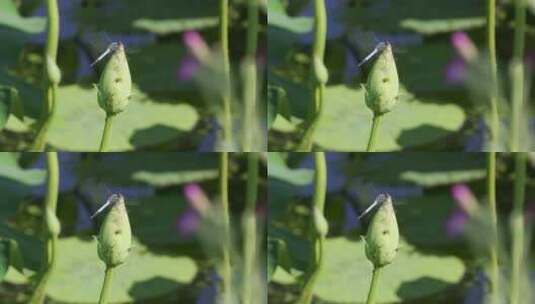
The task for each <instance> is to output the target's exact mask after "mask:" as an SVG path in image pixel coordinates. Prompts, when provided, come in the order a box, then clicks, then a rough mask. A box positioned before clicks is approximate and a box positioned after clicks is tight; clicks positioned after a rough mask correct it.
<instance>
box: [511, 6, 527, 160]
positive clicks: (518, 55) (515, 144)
mask: <svg viewBox="0 0 535 304" xmlns="http://www.w3.org/2000/svg"><path fill="white" fill-rule="evenodd" d="M525 35H526V1H525V0H515V34H514V38H513V59H512V62H511V82H512V86H511V102H512V106H511V133H510V135H509V140H510V144H509V150H510V151H512V152H518V151H522V149H521V147H520V143H521V140H522V139H521V138H520V134H521V132H520V123H521V116H522V105H523V103H524V81H525V80H524V65H523V62H524V46H525Z"/></svg>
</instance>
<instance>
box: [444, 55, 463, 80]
mask: <svg viewBox="0 0 535 304" xmlns="http://www.w3.org/2000/svg"><path fill="white" fill-rule="evenodd" d="M467 69H468V67H467V66H466V63H465V62H464V60H462V59H461V58H458V57H457V58H455V59H453V60H451V61H450V62H449V63H448V65H447V66H446V69H445V70H444V74H445V75H444V78H445V81H446V83H448V84H452V85H459V84H463V83H464V81H465V80H466V74H467Z"/></svg>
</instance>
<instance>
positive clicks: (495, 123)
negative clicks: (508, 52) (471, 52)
mask: <svg viewBox="0 0 535 304" xmlns="http://www.w3.org/2000/svg"><path fill="white" fill-rule="evenodd" d="M487 44H488V46H487V47H488V49H489V58H488V59H489V66H490V74H491V94H490V128H489V129H490V141H489V142H490V147H489V148H490V149H489V150H490V151H497V150H498V145H499V132H500V118H499V113H498V65H497V63H496V0H488V1H487Z"/></svg>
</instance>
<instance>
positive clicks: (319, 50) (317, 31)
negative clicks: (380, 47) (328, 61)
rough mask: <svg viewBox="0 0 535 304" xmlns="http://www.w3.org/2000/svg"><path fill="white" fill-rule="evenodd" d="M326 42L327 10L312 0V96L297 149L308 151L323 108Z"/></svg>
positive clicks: (322, 4)
mask: <svg viewBox="0 0 535 304" xmlns="http://www.w3.org/2000/svg"><path fill="white" fill-rule="evenodd" d="M326 43H327V10H326V8H325V1H324V0H314V46H313V49H312V60H311V62H312V64H311V69H310V70H311V71H312V72H313V78H312V79H313V86H314V89H313V94H312V96H313V98H314V100H313V101H312V106H311V107H310V113H309V115H308V118H307V121H306V122H305V132H304V135H303V139H302V140H301V142H300V144H299V145H298V148H297V151H301V152H310V151H312V146H313V142H314V131H315V129H316V127H317V123H318V121H319V119H320V117H321V112H322V109H323V92H324V90H325V84H326V83H327V79H328V72H327V68H326V67H325V65H324V63H323V58H324V57H325V44H326Z"/></svg>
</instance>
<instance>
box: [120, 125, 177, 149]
mask: <svg viewBox="0 0 535 304" xmlns="http://www.w3.org/2000/svg"><path fill="white" fill-rule="evenodd" d="M184 134H185V133H184V132H182V131H180V130H178V129H175V128H172V127H168V126H165V125H162V124H157V125H154V126H151V127H148V128H145V129H141V130H137V131H136V132H135V133H134V135H132V137H130V140H129V141H130V143H131V144H132V145H134V146H136V147H138V146H150V145H152V144H157V143H158V142H155V141H154V139H158V141H159V142H161V141H162V140H165V141H172V140H173V139H175V138H177V137H181V136H183V135H184Z"/></svg>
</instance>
